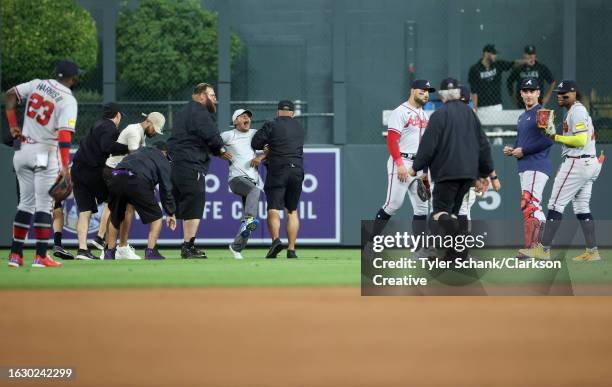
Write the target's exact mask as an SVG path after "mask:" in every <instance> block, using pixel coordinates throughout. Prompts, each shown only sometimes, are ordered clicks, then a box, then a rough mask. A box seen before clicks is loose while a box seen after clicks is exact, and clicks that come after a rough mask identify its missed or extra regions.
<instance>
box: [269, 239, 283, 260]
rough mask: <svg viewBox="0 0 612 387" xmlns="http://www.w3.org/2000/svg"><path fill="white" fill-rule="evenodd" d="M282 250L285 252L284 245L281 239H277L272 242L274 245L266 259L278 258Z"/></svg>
mask: <svg viewBox="0 0 612 387" xmlns="http://www.w3.org/2000/svg"><path fill="white" fill-rule="evenodd" d="M281 250H283V243H282V242H281V240H280V239H275V240H274V241H272V245H271V246H270V250H268V254H266V258H276V256H277V255H278V253H280V252H281Z"/></svg>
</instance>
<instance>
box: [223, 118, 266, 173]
mask: <svg viewBox="0 0 612 387" xmlns="http://www.w3.org/2000/svg"><path fill="white" fill-rule="evenodd" d="M255 132H257V131H256V130H255V129H249V130H248V131H247V132H241V131H239V130H238V129H232V130H228V131H226V132H223V133H221V138H222V139H223V144H224V145H225V149H226V150H227V151H228V152H230V153H231V154H232V160H231V164H230V167H229V180H232V179H233V178H235V177H238V176H245V177H248V178H250V179H251V180H253V181H254V182H255V184H257V183H258V182H259V181H260V180H261V179H260V178H259V173H258V172H257V169H256V168H253V167H251V160H253V159H254V158H255V157H256V156H257V155H256V153H255V151H254V150H253V148H251V140H252V139H253V136H254V135H255Z"/></svg>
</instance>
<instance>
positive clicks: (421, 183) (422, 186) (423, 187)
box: [411, 177, 431, 202]
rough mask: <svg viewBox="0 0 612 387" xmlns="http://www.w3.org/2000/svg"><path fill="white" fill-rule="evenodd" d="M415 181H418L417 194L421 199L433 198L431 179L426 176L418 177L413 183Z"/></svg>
mask: <svg viewBox="0 0 612 387" xmlns="http://www.w3.org/2000/svg"><path fill="white" fill-rule="evenodd" d="M414 183H416V185H417V188H416V190H417V195H418V197H419V199H421V201H424V202H426V201H428V200H429V199H431V189H430V187H429V180H428V179H427V177H424V178H422V179H421V178H418V177H417V178H416V179H414V181H413V182H412V183H411V184H414Z"/></svg>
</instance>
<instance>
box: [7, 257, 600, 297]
mask: <svg viewBox="0 0 612 387" xmlns="http://www.w3.org/2000/svg"><path fill="white" fill-rule="evenodd" d="M138 252H139V253H140V254H142V253H143V252H142V250H138ZM206 252H207V255H208V256H209V258H208V259H206V260H182V259H180V257H179V251H178V250H177V249H170V250H162V254H164V255H166V257H168V258H169V259H167V260H165V261H123V260H121V261H63V263H64V266H63V267H62V268H59V269H34V268H32V267H31V266H30V264H31V256H32V254H33V253H32V251H27V252H26V265H25V266H24V267H21V268H19V269H14V268H9V267H8V265H7V264H6V258H3V260H2V262H1V265H0V288H4V289H16V288H33V289H35V288H130V287H207V286H210V287H217V286H359V285H360V278H361V275H360V267H361V266H360V251H359V249H301V250H298V254H299V256H300V258H299V259H297V260H288V259H286V258H285V252H284V251H283V252H281V254H279V258H277V259H265V258H263V256H264V255H265V253H266V250H265V249H247V250H246V251H245V252H244V254H243V255H244V256H245V259H244V260H241V261H240V260H235V259H233V258H231V256H230V255H229V252H228V251H227V250H226V249H207V250H206ZM580 252H581V251H580V250H567V252H566V256H567V257H568V259H566V260H564V261H563V265H562V269H561V270H560V272H559V273H558V274H557V275H556V276H554V280H555V282H557V281H560V280H561V281H564V280H565V281H566V280H567V279H568V278H569V279H571V281H572V282H575V283H592V284H612V251H611V250H601V255H602V258H603V260H602V261H600V262H586V263H576V262H572V261H571V257H573V256H575V255H577V254H579V253H580ZM0 254H1V255H0V256H2V257H7V256H8V251H7V250H1V251H0ZM514 254H515V250H486V251H480V252H477V253H475V255H477V256H480V257H485V256H486V257H511V256H514ZM478 275H479V277H480V278H481V279H482V280H483V281H484V282H486V283H497V284H513V283H538V282H547V281H551V280H553V277H552V276H551V272H550V271H546V270H537V269H529V270H510V269H504V270H481V271H478Z"/></svg>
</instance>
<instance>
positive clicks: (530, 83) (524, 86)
mask: <svg viewBox="0 0 612 387" xmlns="http://www.w3.org/2000/svg"><path fill="white" fill-rule="evenodd" d="M521 90H540V82H538V80H537V79H536V78H533V77H527V78H523V79H521Z"/></svg>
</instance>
